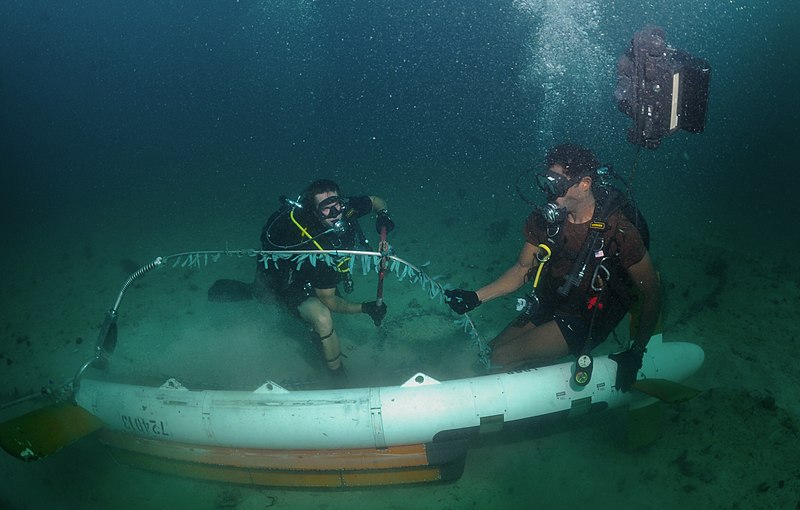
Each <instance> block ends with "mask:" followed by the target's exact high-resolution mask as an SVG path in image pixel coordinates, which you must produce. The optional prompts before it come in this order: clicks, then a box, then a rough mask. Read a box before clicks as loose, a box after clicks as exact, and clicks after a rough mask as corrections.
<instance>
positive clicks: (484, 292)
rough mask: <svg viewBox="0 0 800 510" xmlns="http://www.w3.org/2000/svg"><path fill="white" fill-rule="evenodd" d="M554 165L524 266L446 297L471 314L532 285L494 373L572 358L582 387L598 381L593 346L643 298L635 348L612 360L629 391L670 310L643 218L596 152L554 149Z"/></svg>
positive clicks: (497, 348)
mask: <svg viewBox="0 0 800 510" xmlns="http://www.w3.org/2000/svg"><path fill="white" fill-rule="evenodd" d="M546 165H547V169H546V170H545V171H544V172H543V173H541V174H539V175H538V176H537V181H538V184H539V187H540V188H541V189H542V191H544V193H545V194H546V195H547V199H548V203H547V204H546V205H545V206H544V207H541V208H537V209H536V210H534V211H533V212H532V213H531V214H530V216H528V219H527V221H526V222H525V227H524V229H523V233H524V235H525V239H526V241H525V243H524V245H523V247H522V250H521V252H520V254H519V257H518V258H517V262H516V263H515V264H514V265H513V266H511V267H510V268H508V269H507V270H506V271H505V273H503V274H502V275H501V276H500V277H499V278H497V279H496V280H495V281H493V282H491V283H489V284H488V285H486V286H484V287H482V288H480V289H478V290H477V291H471V290H464V289H455V290H448V291H446V300H447V303H448V305H449V306H450V308H452V309H453V310H454V311H455V312H457V313H459V314H463V313H466V312H469V311H470V310H473V309H475V308H476V307H477V306H479V305H480V304H481V303H483V302H484V301H489V300H492V299H495V298H498V297H501V296H505V295H507V294H510V293H512V292H515V291H517V290H518V289H520V288H521V287H522V286H523V285H525V284H526V283H528V282H532V283H533V291H532V292H531V293H530V294H529V295H528V296H526V298H523V299H519V300H518V307H517V310H518V311H520V312H522V313H521V314H520V316H519V317H518V318H517V319H516V320H515V321H513V322H512V323H511V324H509V325H508V326H507V327H506V328H505V329H504V330H503V331H502V332H501V333H500V334H499V335H498V336H497V337H496V338H494V339H493V340H492V341H491V343H490V347H491V353H492V354H491V361H492V365H493V368H494V369H497V370H504V371H508V370H514V369H517V368H522V367H537V366H544V365H548V364H551V363H553V362H555V361H556V360H557V359H559V358H561V357H563V356H566V355H567V354H572V355H574V356H575V357H576V370H575V374H574V379H575V383H576V384H578V385H584V384H586V383H588V381H589V379H590V378H591V363H592V358H591V350H592V349H593V348H594V347H596V346H597V345H599V344H600V343H602V342H603V341H605V340H606V338H607V337H608V335H609V334H610V333H611V332H612V331H613V330H614V328H615V327H616V326H617V324H618V323H619V322H620V321H621V320H622V318H623V317H624V316H625V314H626V313H627V312H628V311H629V309H630V307H631V305H632V304H633V302H634V299H635V298H636V295H637V294H638V299H640V300H641V314H640V315H639V317H638V324H635V325H634V326H635V328H634V331H635V334H634V338H633V342H632V343H631V345H630V347H629V348H628V349H627V350H625V351H623V352H621V353H617V354H612V355H611V357H612V358H613V359H615V360H616V361H617V364H618V370H617V381H616V386H617V388H619V389H621V390H623V391H627V390H629V389H630V387H631V385H632V384H633V383H634V382H635V380H636V376H637V373H638V370H639V369H640V368H641V366H642V357H643V355H644V353H645V351H646V347H647V343H648V341H649V340H650V337H651V336H652V334H653V332H654V330H655V327H656V323H657V320H658V316H659V313H660V308H661V297H660V290H659V283H658V277H657V274H656V270H655V268H654V266H653V262H652V260H651V259H650V254H649V253H648V248H647V244H648V242H649V240H648V239H647V237H648V233H647V230H646V227H645V224H644V221H643V218H641V215H639V214H638V211H637V210H635V208H634V210H633V212H632V211H631V207H630V203H629V202H628V201H627V199H626V197H625V196H624V195H623V194H622V193H621V192H620V191H618V190H616V188H614V187H612V186H608V185H606V183H605V179H604V175H603V174H604V173H605V172H606V171H607V169H606V168H604V167H601V166H600V164H599V162H598V160H597V159H596V158H595V156H594V154H593V153H592V152H591V151H590V150H588V149H586V148H584V147H581V146H578V145H574V144H561V145H557V146H555V147H553V148H551V149H550V150H549V151H548V153H547V157H546ZM631 216H632V218H631ZM637 225H638V228H637ZM643 237H644V238H645V239H643Z"/></svg>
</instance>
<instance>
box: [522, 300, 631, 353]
mask: <svg viewBox="0 0 800 510" xmlns="http://www.w3.org/2000/svg"><path fill="white" fill-rule="evenodd" d="M542 312H543V311H542ZM624 316H625V314H624V313H623V314H622V315H619V313H617V314H615V316H610V315H609V314H602V315H599V316H598V317H596V318H595V321H594V327H593V328H592V333H591V339H590V340H589V346H588V347H589V349H590V350H591V349H594V348H595V347H597V346H598V345H600V344H601V343H603V342H605V340H606V339H607V338H608V335H609V334H610V333H611V332H612V331H613V330H614V328H616V327H617V324H619V321H621V320H622V317H624ZM529 320H530V322H532V323H533V324H535V325H537V326H541V325H542V324H545V323H547V322H550V321H555V323H556V325H557V326H558V329H559V330H561V334H562V335H563V336H564V340H566V341H567V347H568V348H569V352H570V354H572V355H574V356H580V355H581V354H583V351H584V349H585V348H586V347H587V345H586V339H587V337H589V327H590V326H591V320H589V319H585V318H583V317H581V316H579V315H569V314H562V313H546V312H544V313H538V314H534V315H533V316H532V317H531V318H530V319H529Z"/></svg>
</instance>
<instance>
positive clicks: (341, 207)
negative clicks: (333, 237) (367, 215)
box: [317, 195, 347, 234]
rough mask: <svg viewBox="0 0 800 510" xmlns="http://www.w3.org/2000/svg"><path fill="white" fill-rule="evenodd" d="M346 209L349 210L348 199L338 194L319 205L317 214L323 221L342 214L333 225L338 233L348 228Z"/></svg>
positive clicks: (332, 227)
mask: <svg viewBox="0 0 800 510" xmlns="http://www.w3.org/2000/svg"><path fill="white" fill-rule="evenodd" d="M345 211H347V201H346V199H343V198H341V197H339V196H337V195H334V196H331V197H328V198H326V199H325V200H323V201H322V202H320V203H319V205H318V206H317V216H318V217H319V219H320V220H322V221H325V220H329V219H332V218H336V217H337V216H341V217H340V218H339V219H338V220H336V221H335V222H334V223H333V225H331V229H332V230H333V231H334V232H335V233H337V234H343V233H344V232H345V231H346V230H347V220H346V219H345Z"/></svg>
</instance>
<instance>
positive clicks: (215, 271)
mask: <svg viewBox="0 0 800 510" xmlns="http://www.w3.org/2000/svg"><path fill="white" fill-rule="evenodd" d="M397 180H398V181H402V178H400V177H398V179H397ZM403 186H408V188H407V189H404V188H403ZM276 188H280V187H279V186H276ZM350 188H359V189H349V190H347V191H353V192H356V193H358V192H371V193H376V194H382V195H384V196H386V197H387V198H388V199H389V200H390V201H392V211H393V214H394V218H395V220H396V222H397V224H398V229H397V230H396V231H395V232H394V233H393V234H392V236H391V237H392V242H393V244H394V246H395V248H396V250H397V253H398V255H400V256H402V257H404V258H406V259H408V260H409V261H411V262H413V263H416V264H423V263H425V262H427V261H430V264H429V265H428V266H426V269H427V270H428V272H429V273H430V274H431V275H442V276H444V279H443V280H442V281H443V282H450V283H452V284H453V285H456V286H467V287H473V288H474V287H476V286H478V285H479V284H481V283H485V282H487V281H489V280H490V279H492V278H493V277H495V276H497V275H498V274H500V272H501V271H502V270H503V269H505V267H506V266H507V265H509V264H511V263H512V262H513V260H514V258H515V257H516V254H517V252H518V249H519V247H520V246H521V232H520V226H521V224H522V221H523V218H524V216H525V215H526V214H527V208H526V206H524V205H522V204H521V203H520V202H516V201H514V200H513V199H512V198H511V197H510V195H511V193H510V192H507V193H499V194H497V195H490V194H485V193H481V194H480V195H478V193H479V190H477V189H474V188H466V190H464V189H460V188H458V186H455V185H452V184H447V183H437V182H433V181H431V182H428V183H414V184H410V183H409V184H406V185H403V184H401V183H399V182H398V183H394V184H392V185H391V186H386V190H385V191H384V190H373V189H372V184H371V183H369V182H364V183H360V185H351V186H350ZM251 191H252V190H247V189H243V190H242V191H241V193H239V194H234V193H232V194H230V195H227V196H221V197H220V196H215V197H211V196H209V197H207V198H208V200H202V197H197V196H191V197H188V196H187V197H180V196H177V197H172V198H169V199H167V198H164V197H158V196H155V195H153V196H143V195H139V196H136V195H135V194H134V195H133V196H130V197H125V196H124V195H123V194H122V193H120V196H118V197H112V198H113V199H112V200H108V202H107V203H102V204H99V205H96V204H83V206H82V207H77V206H76V205H75V204H72V206H71V207H69V208H65V209H64V211H65V213H64V214H56V213H49V214H45V213H40V214H41V217H39V218H38V219H39V220H40V221H39V222H38V224H39V225H41V227H40V228H37V229H27V228H19V229H12V230H11V232H10V233H9V238H7V243H8V244H6V246H7V249H5V250H3V252H2V264H1V265H0V267H2V271H3V278H2V285H1V286H0V293H1V295H2V302H3V314H2V319H1V320H2V323H1V324H0V331H2V342H0V345H2V352H1V353H0V354H2V358H0V363H1V364H2V371H0V391H2V402H8V401H10V400H13V399H15V398H19V397H22V396H25V395H28V394H30V393H32V392H36V391H38V390H39V389H40V388H41V387H42V386H43V385H45V384H47V383H48V381H55V382H59V381H63V380H67V379H69V378H70V377H71V376H72V375H73V373H74V372H75V370H76V369H77V367H79V366H80V364H81V363H82V362H83V361H85V360H86V359H88V358H89V357H90V356H91V354H92V350H93V347H94V343H95V338H96V335H97V331H98V327H99V325H100V323H101V321H102V318H103V314H104V312H105V311H106V310H107V309H108V308H109V307H110V306H111V305H112V304H113V302H114V300H115V298H116V296H117V293H118V291H119V288H120V286H121V285H122V283H123V282H124V280H125V278H126V277H127V276H128V274H129V273H130V271H131V269H132V268H135V267H137V266H140V265H144V264H146V263H147V262H149V261H151V260H152V259H153V258H155V257H156V256H159V255H168V254H171V253H175V252H181V251H194V250H206V249H224V248H226V247H229V248H249V247H257V245H256V242H257V238H258V234H259V231H260V228H261V225H262V222H263V221H264V218H266V215H267V214H268V212H269V211H270V210H271V209H272V208H273V204H274V202H273V201H272V198H270V199H269V200H268V201H267V202H266V203H263V202H260V201H259V200H260V198H258V197H255V196H253V194H252V193H251ZM281 192H285V191H284V190H282V189H276V190H274V194H275V195H277V194H279V193H281ZM473 193H474V194H473ZM652 193H653V195H655V194H657V192H655V191H654V192H652ZM399 197H402V199H400V198H399ZM190 198H191V200H190ZM647 199H653V197H652V196H651V197H647V196H645V197H644V198H643V200H642V201H643V203H644V202H646V200H647ZM677 199H678V200H680V197H678V198H677ZM459 203H461V204H464V203H469V204H470V207H466V208H463V209H462V208H459V206H456V205H453V204H459ZM678 209H680V208H678ZM498 211H499V212H498ZM676 215H678V214H677V213H676ZM668 219H674V220H675V221H668ZM688 225H691V228H689V227H688ZM651 227H652V229H653V238H654V242H653V250H652V251H653V256H654V259H655V261H656V264H657V265H658V268H659V270H660V271H661V274H662V278H663V281H664V288H665V293H666V304H665V339H666V341H670V340H681V341H691V342H695V343H697V344H698V345H700V346H702V348H703V349H704V350H705V352H706V363H705V365H704V366H703V367H702V369H701V370H700V371H699V372H698V373H697V374H696V375H695V376H693V377H692V378H691V379H690V380H688V381H686V383H687V384H689V385H692V386H694V387H696V388H699V389H702V390H703V391H704V392H703V394H702V395H701V396H700V397H698V398H696V399H694V400H692V401H690V402H687V403H684V404H680V405H677V406H673V407H668V408H666V410H665V414H664V416H665V418H664V421H663V424H662V431H661V434H662V437H661V439H660V440H659V441H657V442H656V443H655V444H653V445H651V446H649V447H646V448H644V449H642V450H639V451H635V452H628V451H626V449H625V447H624V444H625V413H624V411H623V410H613V411H610V412H606V413H604V414H600V415H595V416H593V417H592V418H591V419H589V420H579V421H576V422H574V423H570V424H566V425H564V427H563V428H558V429H555V430H549V431H547V433H543V431H537V430H531V431H530V432H527V433H514V434H512V435H505V436H504V435H502V434H499V435H491V436H484V437H482V438H480V439H478V440H476V441H474V443H473V444H472V446H471V449H470V450H469V453H468V458H467V464H466V469H465V472H464V475H463V477H462V478H461V479H460V480H458V481H456V482H454V483H450V484H446V485H437V486H416V487H392V488H378V489H371V490H333V491H330V490H286V489H275V488H253V487H248V486H231V485H225V484H222V483H215V482H207V481H198V480H191V479H183V478H176V477H171V476H165V475H160V474H154V473H150V472H146V471H141V470H138V469H134V468H131V467H127V466H124V465H118V464H116V463H115V462H114V461H113V459H112V458H111V457H110V456H109V454H108V452H107V451H106V450H105V449H104V447H102V446H101V445H100V444H99V443H98V442H97V441H96V440H95V439H94V438H91V437H89V438H85V439H83V440H81V441H79V442H77V443H75V444H73V445H71V446H69V447H67V448H65V449H64V450H62V451H60V452H59V453H58V454H56V455H54V456H52V457H51V458H48V459H45V460H41V461H38V462H35V463H28V464H25V463H22V462H19V461H17V460H16V459H13V458H11V457H10V456H8V455H5V454H3V455H0V508H4V509H5V508H13V509H25V508H30V509H38V508H59V509H60V508H65V509H105V508H117V509H144V508H147V509H169V508H196V509H214V508H239V509H242V510H255V509H263V508H268V507H271V508H286V509H294V508H319V509H339V508H353V507H359V508H391V509H412V508H413V509H461V508H531V507H533V506H535V507H537V508H569V507H587V506H590V507H591V508H618V507H619V506H620V505H624V506H625V507H628V508H639V509H651V508H652V509H661V508H665V509H666V508H785V509H792V508H798V507H800V506H799V505H800V461H798V459H800V446H798V444H799V442H798V430H799V428H800V426H799V425H798V423H799V422H798V419H799V418H800V404H798V399H797V396H798V390H797V388H798V385H800V375H798V374H799V373H800V372H799V371H798V370H797V369H796V365H797V340H798V338H800V334H799V333H800V330H799V329H798V326H797V323H796V315H797V314H796V303H797V301H798V298H799V297H800V287H799V286H798V282H800V278H798V270H797V268H796V266H793V265H791V264H788V263H787V262H788V257H787V256H786V255H785V252H784V251H781V250H775V251H769V250H757V249H753V250H742V247H741V246H740V245H738V244H736V243H734V242H732V240H733V239H737V238H740V236H741V235H742V233H743V232H749V233H754V232H756V229H757V228H758V226H757V225H746V224H744V225H743V224H741V223H735V222H730V223H727V224H726V223H724V222H720V221H717V220H715V219H713V218H712V219H708V220H707V223H702V222H701V223H698V222H693V223H690V222H687V221H684V218H680V217H678V218H667V217H666V216H663V215H662V216H656V217H655V218H651ZM365 231H367V232H369V233H372V232H373V229H372V226H371V222H366V223H365ZM763 240H764V242H765V244H768V241H769V238H768V237H767V238H766V239H763ZM8 247H13V248H12V249H8ZM742 252H744V253H742ZM253 266H254V262H253V260H252V259H249V258H244V259H237V258H223V259H222V260H220V261H219V262H217V263H216V264H213V265H210V266H209V267H207V268H202V269H199V270H197V269H189V270H187V269H180V268H176V269H172V268H164V269H160V270H158V271H153V272H152V273H150V274H148V275H146V276H144V277H143V278H141V279H140V280H137V282H136V283H135V285H133V286H132V288H131V289H129V291H128V292H127V294H126V296H125V299H124V301H123V303H122V306H121V309H120V319H119V329H120V332H119V343H118V347H117V349H116V352H115V355H114V359H113V362H112V371H114V372H115V373H119V374H128V375H131V374H136V375H137V376H139V377H143V378H146V380H148V381H163V380H166V378H168V377H175V378H177V379H179V380H180V381H181V382H183V383H184V384H185V385H186V386H187V387H190V388H192V387H201V386H207V387H236V388H255V387H257V386H258V385H260V384H262V383H263V382H265V381H266V380H268V379H271V380H274V381H277V382H279V383H280V382H283V383H285V384H288V385H290V386H291V385H301V386H302V385H311V387H313V385H315V384H324V375H323V372H322V371H321V365H320V362H319V360H318V359H317V358H316V357H315V355H314V352H313V350H311V349H310V347H309V344H308V340H307V339H308V336H307V332H306V329H305V328H304V326H302V325H300V324H298V323H297V322H295V321H293V320H292V319H291V318H290V317H289V316H288V315H287V314H286V313H285V312H283V311H282V310H281V309H280V307H278V306H276V305H274V304H272V303H257V302H242V303H210V302H208V301H207V299H206V289H207V288H208V287H209V285H210V284H211V283H212V282H213V281H214V280H215V279H216V278H221V277H229V278H239V279H243V280H247V279H249V278H250V277H251V275H252V271H253ZM374 289H375V275H374V274H372V275H369V276H366V277H358V278H357V280H356V292H355V294H354V297H353V299H358V300H368V299H372V298H373V296H374ZM386 301H387V303H388V305H389V315H388V316H387V318H386V321H385V324H384V325H383V326H382V327H381V328H380V329H376V328H375V327H374V326H373V325H372V323H371V321H370V320H369V319H368V318H367V317H365V316H347V317H342V316H339V317H337V318H336V328H337V330H338V331H339V332H340V335H341V337H342V342H343V351H344V352H345V354H346V355H347V356H348V357H347V359H346V363H347V368H348V371H349V374H350V378H351V381H352V382H353V383H354V384H369V383H371V382H372V383H375V382H377V383H380V384H394V383H401V382H402V381H404V380H405V379H406V378H408V377H410V376H411V375H413V374H414V373H415V372H417V371H424V372H426V373H428V374H430V375H432V376H434V377H439V378H448V377H457V376H459V375H471V374H475V373H477V370H478V368H477V366H476V364H475V354H476V351H475V349H474V347H473V345H472V343H471V341H470V339H469V338H468V337H467V336H466V335H464V334H463V333H462V332H460V331H459V330H458V329H457V328H455V327H454V326H453V324H452V320H453V319H454V318H455V316H454V314H452V313H450V312H449V310H448V309H447V308H446V307H445V306H444V305H442V304H440V303H439V302H437V301H430V300H429V299H428V298H427V296H426V294H425V293H424V292H423V291H422V290H421V289H420V288H419V287H417V286H415V285H411V284H409V283H408V282H397V281H395V280H390V281H388V282H387V287H386ZM512 306H513V299H512V298H511V297H508V298H506V299H503V300H498V301H496V302H493V303H489V304H486V305H484V306H483V307H481V308H479V309H478V310H477V311H476V312H475V313H474V319H475V321H476V324H477V326H478V328H479V330H480V331H481V333H482V334H483V335H485V336H486V337H491V336H492V335H493V334H495V333H497V332H498V331H499V330H500V329H501V328H502V326H503V325H504V324H505V323H506V322H507V321H508V320H510V319H511V318H512V317H513V314H514V313H513V309H512ZM612 342H613V340H609V342H608V343H607V345H606V346H604V349H611V348H613V347H614V346H613V344H612ZM531 391H535V388H531ZM13 411H14V409H10V410H6V411H5V412H4V413H3V416H4V417H7V416H9V414H11V413H13Z"/></svg>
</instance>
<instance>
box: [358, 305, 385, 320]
mask: <svg viewBox="0 0 800 510" xmlns="http://www.w3.org/2000/svg"><path fill="white" fill-rule="evenodd" d="M361 311H362V312H364V313H365V314H367V315H369V316H370V317H372V322H374V323H375V325H376V326H380V325H381V321H382V320H383V318H384V317H386V303H381V304H380V305H378V303H377V301H367V302H366V303H361Z"/></svg>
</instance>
